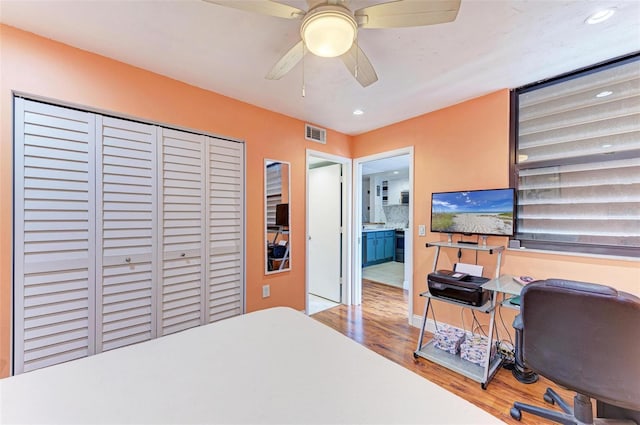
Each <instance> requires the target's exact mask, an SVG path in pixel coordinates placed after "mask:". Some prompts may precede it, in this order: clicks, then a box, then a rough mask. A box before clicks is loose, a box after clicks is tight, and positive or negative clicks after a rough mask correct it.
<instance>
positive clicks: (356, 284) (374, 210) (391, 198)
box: [353, 147, 413, 323]
mask: <svg viewBox="0 0 640 425" xmlns="http://www.w3.org/2000/svg"><path fill="white" fill-rule="evenodd" d="M353 186H354V193H355V195H356V196H355V201H354V205H355V211H354V242H355V243H354V278H353V301H354V303H355V304H361V303H362V300H363V294H362V292H363V290H364V289H363V288H364V287H363V284H362V280H363V279H364V280H366V281H368V282H377V283H376V284H382V285H388V286H392V287H395V288H396V290H399V291H402V292H403V293H404V299H405V300H406V304H407V305H406V312H407V320H408V321H409V323H411V319H412V317H413V303H412V302H411V300H412V299H413V298H412V297H413V252H412V251H413V244H412V232H411V229H412V223H413V208H412V204H413V147H408V148H403V149H398V150H394V151H388V152H384V153H380V154H376V155H371V156H367V157H362V158H357V159H355V160H354V185H353ZM366 287H370V285H369V284H368V285H366Z"/></svg>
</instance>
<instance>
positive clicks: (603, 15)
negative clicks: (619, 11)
mask: <svg viewBox="0 0 640 425" xmlns="http://www.w3.org/2000/svg"><path fill="white" fill-rule="evenodd" d="M615 12H616V11H615V10H614V9H604V10H600V11H598V12H596V13H594V14H592V15H591V16H589V17H588V18H587V19H586V20H585V22H586V23H587V24H599V23H600V22H604V21H606V20H607V19H609V18H610V17H612V16H613V14H614V13H615Z"/></svg>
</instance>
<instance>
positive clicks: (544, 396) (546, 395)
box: [542, 393, 556, 404]
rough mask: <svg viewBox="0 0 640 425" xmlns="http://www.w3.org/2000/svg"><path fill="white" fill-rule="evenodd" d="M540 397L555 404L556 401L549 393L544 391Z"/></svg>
mask: <svg viewBox="0 0 640 425" xmlns="http://www.w3.org/2000/svg"><path fill="white" fill-rule="evenodd" d="M542 398H543V399H544V401H546V402H547V403H549V404H556V402H555V401H554V400H553V398H551V396H550V395H549V394H547V393H544V395H543V396H542Z"/></svg>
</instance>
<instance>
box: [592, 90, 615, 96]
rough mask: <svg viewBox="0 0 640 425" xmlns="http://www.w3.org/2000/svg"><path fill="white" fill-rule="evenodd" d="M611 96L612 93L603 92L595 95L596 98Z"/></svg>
mask: <svg viewBox="0 0 640 425" xmlns="http://www.w3.org/2000/svg"><path fill="white" fill-rule="evenodd" d="M612 94H613V92H612V91H609V90H605V91H601V92H600V93H598V94H597V95H596V97H607V96H610V95H612Z"/></svg>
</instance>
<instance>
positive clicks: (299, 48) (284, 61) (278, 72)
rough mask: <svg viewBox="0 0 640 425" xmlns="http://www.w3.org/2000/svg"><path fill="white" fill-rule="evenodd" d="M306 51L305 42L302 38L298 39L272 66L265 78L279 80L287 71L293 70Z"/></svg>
mask: <svg viewBox="0 0 640 425" xmlns="http://www.w3.org/2000/svg"><path fill="white" fill-rule="evenodd" d="M306 53H307V52H306V50H305V48H304V42H303V41H302V40H300V41H298V43H296V45H295V46H293V47H292V48H291V49H289V51H288V52H287V53H285V54H284V56H282V57H281V58H280V60H278V62H276V64H275V65H273V68H271V71H269V73H268V74H267V75H266V76H265V78H266V79H267V80H279V79H280V78H282V77H283V76H284V75H285V74H286V73H287V72H289V71H291V69H293V67H294V66H296V65H297V64H298V62H300V61H301V60H302V58H303V57H304V55H305V54H306Z"/></svg>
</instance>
